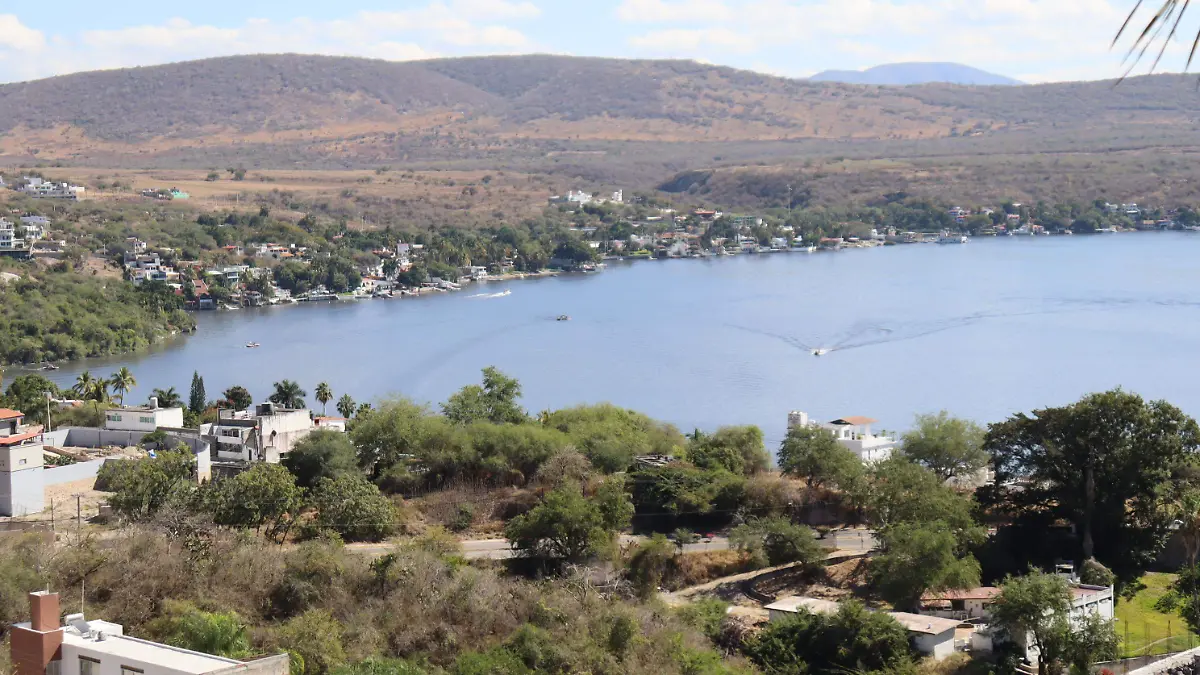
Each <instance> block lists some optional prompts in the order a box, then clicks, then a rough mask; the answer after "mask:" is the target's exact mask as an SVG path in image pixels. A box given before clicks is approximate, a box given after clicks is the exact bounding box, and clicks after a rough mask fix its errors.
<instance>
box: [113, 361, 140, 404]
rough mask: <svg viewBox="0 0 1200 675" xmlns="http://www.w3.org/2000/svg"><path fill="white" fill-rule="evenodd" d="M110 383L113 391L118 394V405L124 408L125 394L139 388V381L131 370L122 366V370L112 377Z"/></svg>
mask: <svg viewBox="0 0 1200 675" xmlns="http://www.w3.org/2000/svg"><path fill="white" fill-rule="evenodd" d="M108 383H109V386H110V387H112V390H113V391H114V392H116V395H117V404H118V405H121V406H123V405H125V394H127V393H129V390H130V389H133V388H134V387H136V386H137V379H136V378H134V376H133V373H132V372H130V370H129V368H126V367H125V366H121V369H120V370H118V371H117V372H115V373H113V375H112V377H111V378H109V380H108Z"/></svg>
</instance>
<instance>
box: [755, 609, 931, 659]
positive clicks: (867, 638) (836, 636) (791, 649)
mask: <svg viewBox="0 0 1200 675" xmlns="http://www.w3.org/2000/svg"><path fill="white" fill-rule="evenodd" d="M743 650H744V651H745V653H746V655H747V656H748V657H749V658H750V660H751V661H754V663H756V664H758V666H759V667H761V668H763V669H764V670H766V671H767V672H770V673H779V674H781V675H783V674H787V675H793V674H794V675H835V674H836V675H842V674H844V673H862V674H864V675H865V674H876V675H884V674H885V673H886V674H889V675H892V674H900V673H911V672H913V664H912V657H911V656H909V649H908V633H907V632H906V631H905V630H904V627H903V626H901V625H900V624H899V622H897V621H896V620H895V619H893V618H892V617H890V616H888V615H887V614H886V613H884V612H871V611H867V609H866V608H865V607H863V606H862V605H861V604H860V603H858V602H856V601H848V602H843V603H841V605H840V606H839V607H838V611H837V613H835V614H833V615H822V614H814V613H812V612H809V611H807V610H802V611H800V612H798V613H796V614H795V615H794V616H791V617H788V618H786V619H784V620H782V621H772V622H770V623H768V624H767V625H766V626H765V627H764V628H763V629H762V630H761V631H760V632H759V633H758V635H756V636H754V637H752V638H750V639H749V641H748V642H747V643H746V645H745V646H744V648H743Z"/></svg>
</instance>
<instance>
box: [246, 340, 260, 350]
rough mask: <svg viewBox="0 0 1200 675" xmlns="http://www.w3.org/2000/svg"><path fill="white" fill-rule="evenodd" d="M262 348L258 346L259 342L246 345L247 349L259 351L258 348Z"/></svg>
mask: <svg viewBox="0 0 1200 675" xmlns="http://www.w3.org/2000/svg"><path fill="white" fill-rule="evenodd" d="M261 346H262V345H260V344H258V343H257V342H247V343H246V349H257V348H258V347H261Z"/></svg>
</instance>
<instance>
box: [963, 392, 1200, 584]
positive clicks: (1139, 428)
mask: <svg viewBox="0 0 1200 675" xmlns="http://www.w3.org/2000/svg"><path fill="white" fill-rule="evenodd" d="M1198 447H1200V427H1197V425H1196V422H1195V420H1193V419H1192V418H1190V417H1188V416H1187V415H1184V414H1183V412H1182V411H1180V410H1179V409H1178V408H1176V407H1175V406H1172V405H1170V404H1169V403H1166V402H1165V401H1151V402H1146V401H1144V400H1143V399H1142V398H1141V397H1140V396H1138V395H1136V394H1131V393H1128V392H1125V391H1122V390H1120V389H1116V390H1113V391H1108V392H1104V393H1100V394H1090V395H1088V396H1085V397H1084V398H1083V399H1081V400H1080V401H1078V402H1077V403H1073V404H1071V405H1068V406H1064V407H1061V408H1047V409H1045V410H1036V411H1034V412H1033V414H1032V416H1030V415H1025V414H1024V413H1019V414H1017V415H1014V416H1012V417H1010V418H1009V419H1008V420H1006V421H1004V422H1000V423H997V424H993V425H991V427H990V429H989V430H988V434H987V439H986V441H985V449H987V450H988V451H989V452H990V453H991V454H992V457H993V463H994V465H995V468H996V481H995V485H994V486H992V487H991V488H990V489H988V490H984V491H982V493H981V494H980V497H981V502H982V503H983V504H984V505H985V506H987V507H989V508H994V509H1000V510H1005V511H1008V512H1009V513H1012V514H1014V516H1015V517H1016V518H1017V519H1021V518H1026V517H1027V518H1041V517H1044V516H1047V515H1048V516H1050V517H1052V518H1059V519H1062V520H1065V521H1067V522H1070V523H1072V524H1073V525H1074V526H1075V528H1076V531H1077V532H1078V533H1079V537H1080V541H1079V547H1080V553H1081V555H1080V558H1082V559H1087V558H1093V557H1094V558H1096V559H1097V560H1099V561H1100V562H1102V563H1104V564H1105V565H1107V566H1108V567H1110V568H1111V569H1112V570H1113V572H1115V573H1116V575H1117V577H1118V578H1119V579H1121V580H1123V581H1131V580H1133V579H1136V578H1137V577H1139V576H1141V573H1142V571H1144V570H1145V569H1146V567H1147V566H1148V565H1149V564H1150V563H1151V562H1152V560H1153V559H1154V557H1155V555H1156V554H1157V551H1158V549H1159V547H1160V546H1161V543H1162V541H1163V539H1164V538H1165V536H1166V533H1167V528H1168V526H1169V524H1170V523H1171V520H1172V519H1171V517H1170V515H1169V513H1168V512H1167V510H1165V509H1163V508H1161V504H1160V502H1161V500H1160V498H1159V494H1160V487H1161V486H1162V485H1163V484H1165V483H1166V482H1167V481H1168V479H1169V478H1170V476H1171V472H1172V470H1173V469H1174V468H1175V467H1176V466H1179V465H1181V464H1183V463H1184V462H1186V461H1189V460H1190V459H1191V458H1193V457H1194V456H1195V454H1196V451H1197V448H1198ZM1017 485H1020V489H1017V488H1016V487H1014V486H1017Z"/></svg>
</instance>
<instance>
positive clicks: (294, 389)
mask: <svg viewBox="0 0 1200 675" xmlns="http://www.w3.org/2000/svg"><path fill="white" fill-rule="evenodd" d="M273 386H274V387H275V393H274V394H271V397H270V401H271V402H272V403H277V404H279V405H281V406H283V407H285V408H292V409H293V410H296V409H299V408H303V407H304V397H305V396H308V392H307V391H304V390H303V389H301V388H300V385H299V384H296V383H295V382H293V381H291V380H283V381H282V382H276V383H275V384H274V385H273Z"/></svg>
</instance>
